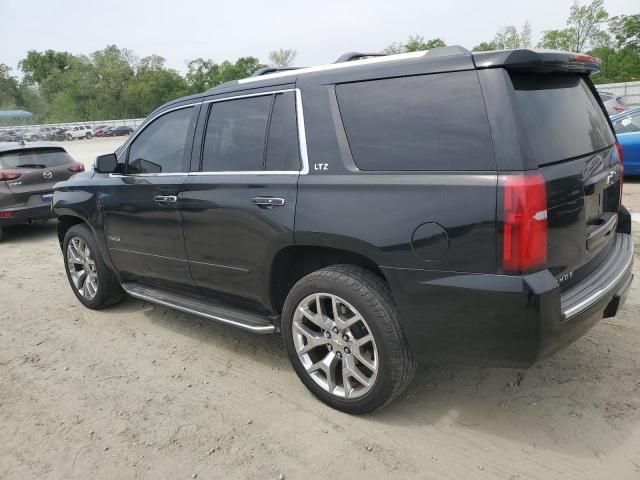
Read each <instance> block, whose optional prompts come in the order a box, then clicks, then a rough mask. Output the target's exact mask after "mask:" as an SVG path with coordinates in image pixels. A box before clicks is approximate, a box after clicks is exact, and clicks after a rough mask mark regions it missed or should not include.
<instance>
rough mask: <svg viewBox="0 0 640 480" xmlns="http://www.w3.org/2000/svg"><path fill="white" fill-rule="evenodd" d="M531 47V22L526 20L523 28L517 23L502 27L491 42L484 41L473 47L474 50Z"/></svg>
mask: <svg viewBox="0 0 640 480" xmlns="http://www.w3.org/2000/svg"><path fill="white" fill-rule="evenodd" d="M530 47H531V24H530V23H529V21H528V20H527V21H525V22H524V24H523V25H522V28H521V29H520V30H518V28H517V27H516V26H515V25H507V26H506V27H502V28H501V29H500V30H498V32H497V33H496V36H495V37H493V40H491V41H490V42H482V43H480V44H479V45H476V46H475V47H473V49H472V50H473V51H474V52H478V51H489V50H508V49H514V48H530Z"/></svg>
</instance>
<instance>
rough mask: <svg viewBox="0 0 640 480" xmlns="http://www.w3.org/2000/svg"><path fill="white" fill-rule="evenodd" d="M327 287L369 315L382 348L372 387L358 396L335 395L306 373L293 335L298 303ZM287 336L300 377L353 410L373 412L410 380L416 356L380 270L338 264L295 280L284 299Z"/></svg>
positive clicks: (329, 402) (336, 404) (329, 401)
mask: <svg viewBox="0 0 640 480" xmlns="http://www.w3.org/2000/svg"><path fill="white" fill-rule="evenodd" d="M321 292H322V293H327V294H331V295H336V296H338V297H341V298H342V299H344V300H345V301H346V302H348V303H350V304H351V305H352V306H353V307H354V308H355V309H356V310H357V311H358V312H359V313H360V314H361V315H362V317H363V318H365V319H366V322H367V325H368V327H369V330H370V332H371V334H372V335H373V337H374V339H375V343H376V346H377V350H378V365H379V366H378V372H377V378H376V379H375V382H374V384H373V386H372V387H371V388H370V390H369V391H368V392H367V393H366V394H364V395H363V396H361V397H359V398H355V399H347V398H344V397H340V396H336V395H333V394H332V393H329V392H328V391H326V390H325V389H323V388H322V387H320V386H319V385H318V384H317V383H316V382H315V381H314V380H313V379H312V378H311V376H310V375H309V374H308V373H307V371H306V369H305V367H304V366H303V364H302V362H301V360H300V358H299V357H298V354H297V352H296V347H295V345H294V341H293V335H292V325H293V319H294V313H295V310H296V308H297V306H298V304H299V303H300V302H301V301H303V299H305V298H307V297H308V296H309V295H312V294H314V293H321ZM281 329H282V336H283V339H284V343H285V346H286V348H287V353H288V355H289V360H290V361H291V364H292V365H293V368H294V370H295V371H296V373H297V375H298V377H299V378H300V380H301V381H302V383H304V385H305V386H306V387H307V388H308V389H309V390H310V391H311V393H313V394H314V395H315V396H316V397H317V398H318V399H320V400H321V401H322V402H324V403H326V404H327V405H329V406H330V407H332V408H335V409H337V410H341V411H343V412H346V413H351V414H363V413H368V412H371V411H374V410H377V409H379V408H382V407H384V406H385V405H387V404H389V403H390V402H392V401H393V400H394V399H395V398H397V397H398V396H399V395H400V394H401V393H402V392H403V391H404V389H405V388H406V387H407V386H408V385H409V383H410V382H411V379H412V378H413V375H414V373H415V369H416V362H415V360H414V358H413V355H412V353H411V352H410V351H409V349H408V346H407V342H406V339H405V336H404V333H403V332H402V329H401V327H400V324H399V321H398V313H397V310H396V308H395V306H394V303H393V299H392V297H391V291H390V290H389V286H388V285H387V283H386V282H385V281H384V280H383V279H382V278H380V277H379V276H378V275H375V274H374V273H372V272H370V271H369V270H366V269H364V268H361V267H357V266H354V265H334V266H330V267H325V268H322V269H320V270H317V271H315V272H313V273H310V274H309V275H307V276H305V277H303V278H302V279H301V280H300V281H298V283H296V284H295V285H294V286H293V288H292V289H291V291H290V292H289V295H288V296H287V299H286V301H285V304H284V308H283V314H282V324H281Z"/></svg>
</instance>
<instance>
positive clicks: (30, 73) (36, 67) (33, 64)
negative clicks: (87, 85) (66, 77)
mask: <svg viewBox="0 0 640 480" xmlns="http://www.w3.org/2000/svg"><path fill="white" fill-rule="evenodd" d="M72 57H73V55H71V54H70V53H69V52H56V51H55V50H47V51H45V52H37V51H35V50H29V51H28V52H27V57H26V58H24V59H23V60H21V61H20V63H19V64H18V67H19V68H20V70H22V72H23V74H24V79H23V81H24V82H25V83H27V84H29V85H40V84H41V83H42V82H43V81H44V80H45V79H47V78H49V77H50V76H51V75H53V74H54V73H60V72H63V71H64V70H65V69H66V68H68V67H69V64H70V61H71V58H72Z"/></svg>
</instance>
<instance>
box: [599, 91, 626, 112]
mask: <svg viewBox="0 0 640 480" xmlns="http://www.w3.org/2000/svg"><path fill="white" fill-rule="evenodd" d="M598 95H600V98H601V99H602V103H604V107H605V108H606V109H607V114H608V115H609V116H611V115H615V114H616V113H620V112H624V111H625V110H626V109H627V107H626V105H625V104H624V101H623V100H622V97H619V96H617V95H616V94H615V93H612V92H603V91H602V90H598Z"/></svg>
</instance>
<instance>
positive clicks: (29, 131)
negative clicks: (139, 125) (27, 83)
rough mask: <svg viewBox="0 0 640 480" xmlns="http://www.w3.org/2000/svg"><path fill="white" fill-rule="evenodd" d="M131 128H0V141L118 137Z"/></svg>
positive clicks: (77, 126)
mask: <svg viewBox="0 0 640 480" xmlns="http://www.w3.org/2000/svg"><path fill="white" fill-rule="evenodd" d="M131 132H133V128H131V127H127V126H126V125H120V126H117V127H114V126H107V125H101V126H99V127H96V128H95V129H94V128H93V127H91V125H76V126H73V127H38V128H5V129H0V142H20V141H25V142H39V141H63V140H67V141H71V140H76V139H79V140H81V139H87V140H88V139H91V138H93V137H120V136H124V135H130V134H131Z"/></svg>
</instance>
